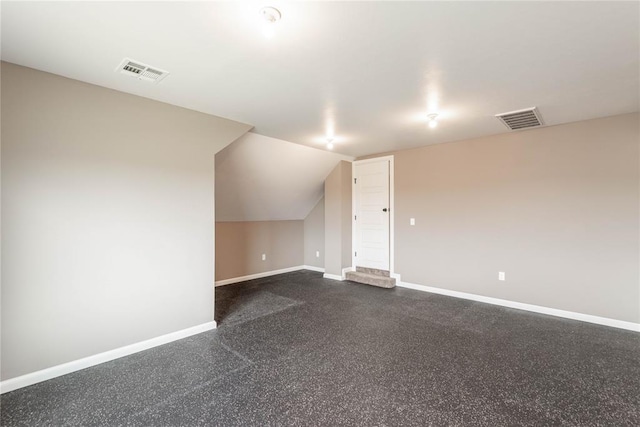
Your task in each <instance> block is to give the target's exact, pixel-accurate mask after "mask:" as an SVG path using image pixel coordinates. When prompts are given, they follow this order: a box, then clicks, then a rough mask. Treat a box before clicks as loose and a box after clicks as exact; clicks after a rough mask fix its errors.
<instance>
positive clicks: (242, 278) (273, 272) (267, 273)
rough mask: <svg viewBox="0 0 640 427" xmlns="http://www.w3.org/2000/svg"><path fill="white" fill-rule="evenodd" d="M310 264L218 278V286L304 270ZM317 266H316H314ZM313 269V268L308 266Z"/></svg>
mask: <svg viewBox="0 0 640 427" xmlns="http://www.w3.org/2000/svg"><path fill="white" fill-rule="evenodd" d="M307 267H308V266H304V265H296V266H295V267H288V268H281V269H280V270H271V271H264V272H262V273H256V274H249V275H248V276H240V277H232V278H231V279H224V280H216V287H217V286H224V285H231V284H232V283H238V282H246V281H247V280H253V279H260V278H262V277H269V276H275V275H276V274H282V273H290V272H292V271H298V270H304V269H305V268H307ZM313 268H315V267H313ZM307 269H308V270H311V268H307Z"/></svg>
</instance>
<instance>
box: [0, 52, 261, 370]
mask: <svg viewBox="0 0 640 427" xmlns="http://www.w3.org/2000/svg"><path fill="white" fill-rule="evenodd" d="M1 72H2V379H3V380H5V379H9V378H13V377H16V376H20V375H22V374H27V373H31V372H34V371H37V370H41V369H44V368H48V367H51V366H54V365H59V364H62V363H65V362H70V361H73V360H76V359H79V358H83V357H86V356H91V355H95V354H97V353H101V352H105V351H108V350H112V349H114V348H118V347H122V346H126V345H129V344H133V343H137V342H140V341H142V340H147V339H151V338H154V337H157V336H160V335H163V334H167V333H171V332H175V331H178V330H182V329H185V328H189V327H192V326H195V325H200V324H205V323H208V322H211V321H212V320H213V297H214V296H213V278H214V263H213V260H214V193H213V188H214V183H213V179H214V155H215V153H216V152H217V151H219V150H220V149H222V148H223V147H225V146H226V145H228V144H229V143H231V142H232V141H233V140H235V139H237V138H238V137H239V136H241V135H242V134H244V133H245V132H247V131H248V130H249V129H250V127H251V126H249V125H245V124H242V123H237V122H233V121H230V120H226V119H222V118H219V117H214V116H210V115H206V114H201V113H197V112H194V111H190V110H186V109H182V108H178V107H174V106H171V105H167V104H163V103H159V102H156V101H151V100H148V99H144V98H140V97H136V96H132V95H128V94H125V93H121V92H116V91H113V90H109V89H105V88H102V87H98V86H93V85H90V84H85V83H81V82H78V81H74V80H70V79H66V78H62V77H59V76H55V75H52V74H47V73H43V72H40V71H36V70H33V69H28V68H24V67H19V66H16V65H12V64H8V63H2V70H1Z"/></svg>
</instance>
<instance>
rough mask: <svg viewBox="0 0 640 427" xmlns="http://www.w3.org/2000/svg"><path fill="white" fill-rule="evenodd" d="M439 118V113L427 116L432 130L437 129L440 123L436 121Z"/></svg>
mask: <svg viewBox="0 0 640 427" xmlns="http://www.w3.org/2000/svg"><path fill="white" fill-rule="evenodd" d="M437 118H438V114H437V113H432V114H428V115H427V120H428V121H429V122H428V123H429V127H430V128H431V129H433V128H435V127H436V126H438V121H437V120H436V119H437Z"/></svg>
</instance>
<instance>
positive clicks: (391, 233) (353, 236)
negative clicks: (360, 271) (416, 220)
mask: <svg viewBox="0 0 640 427" xmlns="http://www.w3.org/2000/svg"><path fill="white" fill-rule="evenodd" d="M380 161H388V162H389V275H390V276H391V277H396V276H395V250H394V246H395V238H394V236H395V233H394V228H395V227H394V223H395V212H396V209H395V198H394V192H395V185H394V175H395V174H394V172H393V171H394V169H393V155H391V156H382V157H374V158H371V159H365V160H356V161H354V162H351V177H352V178H355V176H356V165H362V164H365V163H375V162H380ZM356 208H357V207H356V184H355V182H354V180H353V179H352V180H351V270H352V271H355V269H356V256H355V248H356V247H357V243H358V238H357V233H356V220H355V212H356V210H357V209H356Z"/></svg>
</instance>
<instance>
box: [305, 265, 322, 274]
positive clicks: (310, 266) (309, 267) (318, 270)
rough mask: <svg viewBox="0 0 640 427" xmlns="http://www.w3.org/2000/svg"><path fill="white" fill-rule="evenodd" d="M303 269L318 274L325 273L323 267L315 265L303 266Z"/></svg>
mask: <svg viewBox="0 0 640 427" xmlns="http://www.w3.org/2000/svg"><path fill="white" fill-rule="evenodd" d="M302 268H303V269H304V270H311V271H317V272H318V273H324V268H322V267H316V266H313V265H303V266H302Z"/></svg>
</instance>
